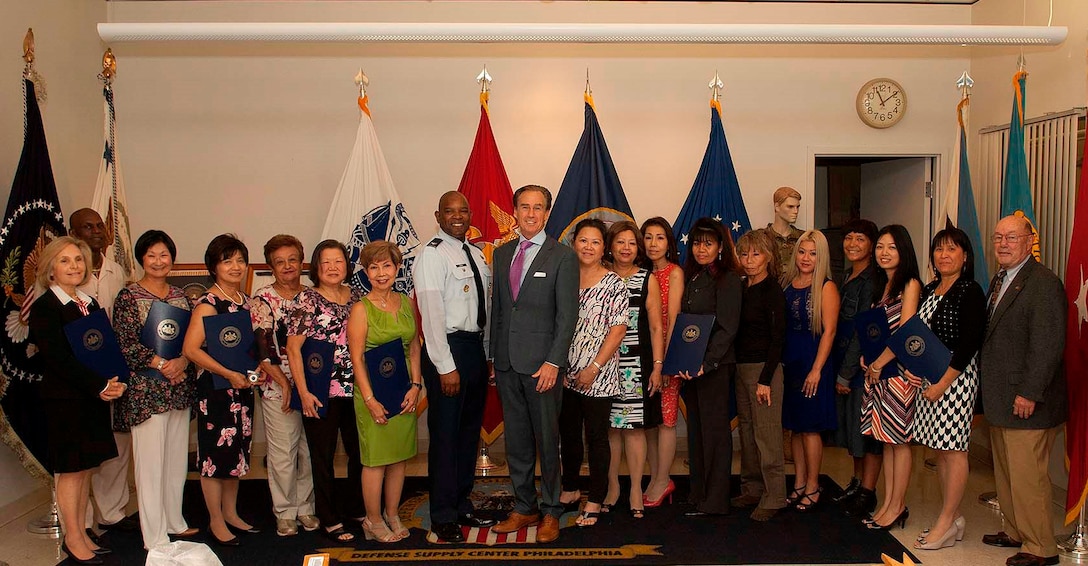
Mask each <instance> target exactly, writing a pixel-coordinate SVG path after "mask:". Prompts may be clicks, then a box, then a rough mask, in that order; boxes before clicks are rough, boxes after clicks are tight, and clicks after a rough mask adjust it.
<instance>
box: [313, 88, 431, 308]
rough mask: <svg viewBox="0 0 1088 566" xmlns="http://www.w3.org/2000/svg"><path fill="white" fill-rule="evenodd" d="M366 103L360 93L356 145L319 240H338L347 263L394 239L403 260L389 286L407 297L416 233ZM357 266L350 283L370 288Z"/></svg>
mask: <svg viewBox="0 0 1088 566" xmlns="http://www.w3.org/2000/svg"><path fill="white" fill-rule="evenodd" d="M368 101H369V98H368V97H367V96H365V95H363V96H360V97H359V109H360V110H361V112H360V114H359V129H358V131H357V133H356V134H355V146H354V147H352V149H351V155H350V156H348V165H347V167H346V168H345V169H344V175H343V176H342V177H341V178H340V186H339V187H337V188H336V194H335V195H334V196H333V199H332V206H331V207H330V208H329V215H328V217H327V218H326V219H325V229H324V230H323V231H322V233H321V239H322V240H326V239H329V238H332V239H336V240H338V241H341V242H343V243H344V245H346V246H347V248H348V254H349V255H350V257H349V259H350V260H351V262H352V263H358V261H359V252H360V251H362V249H363V247H364V246H366V245H367V244H369V243H370V242H373V241H375V240H387V241H390V242H393V243H395V244H396V245H397V247H398V248H400V251H401V254H403V256H404V261H403V262H402V263H401V265H400V270H399V271H398V272H397V281H396V283H394V284H393V289H394V290H396V291H397V292H398V293H404V294H406V295H411V294H412V264H413V263H414V262H415V258H416V254H418V253H419V245H420V242H419V237H418V236H417V235H416V231H415V228H413V227H412V222H411V220H409V219H408V213H407V212H405V210H404V203H403V202H401V200H400V196H399V195H397V189H396V187H394V186H393V177H392V176H391V175H390V174H389V167H388V166H387V165H386V163H385V155H383V154H382V148H381V145H380V144H379V143H378V133H377V131H375V130H374V122H372V121H371V119H370V108H369V107H368V106H367V102H368ZM356 267H357V269H356V270H355V274H354V275H353V276H352V278H351V281H349V283H350V284H351V286H352V287H356V288H359V289H363V290H364V291H369V290H370V280H369V279H367V276H366V273H365V271H364V270H363V269H361V268H359V266H356Z"/></svg>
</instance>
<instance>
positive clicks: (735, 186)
mask: <svg viewBox="0 0 1088 566" xmlns="http://www.w3.org/2000/svg"><path fill="white" fill-rule="evenodd" d="M710 106H711V109H710V141H709V142H708V143H707V145H706V153H705V154H704V155H703V164H702V165H700V166H699V174H698V175H696V176H695V182H694V183H693V184H692V185H691V192H690V193H688V199H687V200H686V201H684V206H683V207H682V208H680V214H678V215H677V216H676V222H674V223H673V225H672V229H673V231H674V232H676V237H677V239H678V241H677V243H676V244H677V247H678V248H679V251H680V261H681V263H683V261H684V258H685V257H687V249H688V231H689V230H691V227H692V225H693V224H695V221H696V220H698V219H700V218H703V217H709V218H713V219H715V220H717V221H718V222H721V223H722V224H723V225H725V227H726V229H727V230H728V231H729V233H730V234H731V235H732V236H733V241H734V242H736V241H737V239H738V238H740V237H741V236H742V235H743V234H744V233H745V232H747V231H749V230H751V229H752V223H751V222H750V221H749V220H748V211H747V210H746V209H745V208H744V199H743V198H742V197H741V194H740V183H739V182H737V172H736V170H735V169H733V157H732V156H731V155H730V154H729V142H727V141H726V140H725V128H724V127H723V126H722V116H721V112H722V107H721V105H720V104H718V101H717V100H712V101H711V102H710Z"/></svg>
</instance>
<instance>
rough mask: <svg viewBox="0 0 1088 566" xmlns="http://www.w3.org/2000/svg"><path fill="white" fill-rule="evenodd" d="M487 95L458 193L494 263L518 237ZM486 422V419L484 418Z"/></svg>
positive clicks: (476, 240) (473, 236)
mask: <svg viewBox="0 0 1088 566" xmlns="http://www.w3.org/2000/svg"><path fill="white" fill-rule="evenodd" d="M487 101H488V93H487V92H486V91H485V92H481V93H480V125H479V126H478V127H477V128H476V141H475V142H474V143H473V144H472V153H471V154H469V156H468V164H466V165H465V173H464V175H462V176H461V184H460V185H459V186H458V187H457V191H458V192H460V193H461V194H463V195H465V198H466V199H467V200H468V206H469V209H470V210H472V226H471V227H470V228H469V231H468V240H469V241H470V242H472V243H473V244H475V245H477V246H479V247H480V249H482V250H483V251H484V257H485V258H487V261H488V263H491V253H492V252H493V251H494V249H495V248H497V247H499V246H501V245H503V244H505V243H506V242H508V241H510V240H513V239H516V238H517V237H518V234H517V231H516V228H517V222H516V221H515V220H514V203H513V198H514V193H513V191H512V190H511V189H510V178H509V177H507V176H506V168H505V167H503V164H502V156H501V155H499V147H498V145H497V144H496V143H495V134H494V133H492V131H491V113H490V110H489V109H488V107H487ZM485 420H486V419H485Z"/></svg>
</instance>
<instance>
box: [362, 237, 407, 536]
mask: <svg viewBox="0 0 1088 566" xmlns="http://www.w3.org/2000/svg"><path fill="white" fill-rule="evenodd" d="M401 261H402V256H401V253H400V250H398V249H397V247H396V245H395V244H392V243H390V242H386V241H376V242H371V243H370V244H367V245H366V247H364V248H363V250H362V251H361V252H360V254H359V265H362V266H363V268H364V269H365V270H366V276H367V278H368V279H369V280H370V285H371V290H370V293H368V294H367V295H366V297H364V298H363V300H361V301H359V302H358V303H356V304H355V305H354V306H353V307H352V308H351V315H350V316H349V317H348V349H349V351H350V353H351V360H352V367H353V368H354V372H355V415H356V419H357V421H358V425H359V447H360V452H361V454H362V460H363V501H364V503H365V505H366V519H364V520H363V534H364V535H366V538H367V540H377V541H379V542H396V541H398V540H401V539H403V538H405V537H407V536H408V529H406V528H405V527H404V525H403V524H401V522H400V517H399V516H398V512H397V511H398V508H399V507H400V495H401V491H402V489H403V488H404V462H405V461H406V460H408V459H409V458H411V457H413V456H415V455H416V412H415V411H416V403H417V402H418V401H419V393H420V390H421V389H423V375H422V374H421V373H420V365H419V363H420V362H419V359H420V358H419V356H420V350H421V347H420V343H419V329H418V328H417V326H416V316H417V315H416V308H415V304H414V303H413V302H412V300H411V299H410V298H408V297H407V296H405V295H402V294H400V293H397V292H396V291H394V290H393V283H394V282H395V281H396V279H397V272H398V270H399V269H400V264H401ZM393 340H400V341H401V343H402V345H403V346H404V357H405V359H406V360H408V374H409V377H410V379H411V386H410V387H409V388H408V393H406V394H405V395H404V400H403V401H401V403H400V406H399V407H385V406H383V405H382V404H381V403H380V402H378V400H377V399H375V398H374V390H373V389H372V388H371V386H370V376H369V375H368V373H367V368H366V363H365V361H364V357H363V355H364V353H365V352H366V351H368V350H371V349H373V348H375V347H377V346H381V345H383V344H385V343H387V342H390V341H393ZM383 481H384V483H385V487H384V498H383V489H382V483H383ZM383 501H384V503H385V513H384V514H383V513H382V503H383Z"/></svg>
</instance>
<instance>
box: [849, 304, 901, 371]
mask: <svg viewBox="0 0 1088 566" xmlns="http://www.w3.org/2000/svg"><path fill="white" fill-rule="evenodd" d="M854 328H855V329H857V331H858V345H859V346H861V355H862V356H863V357H864V358H865V363H866V364H871V363H873V361H875V360H876V359H877V358H878V357H880V354H881V353H883V352H884V348H885V347H887V346H888V337H889V336H890V335H891V331H890V330H888V313H887V312H886V311H885V310H884V307H877V308H875V309H869V310H867V311H862V312H859V313H858V314H856V315H854ZM888 365H892V364H888Z"/></svg>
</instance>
